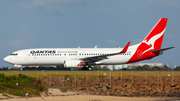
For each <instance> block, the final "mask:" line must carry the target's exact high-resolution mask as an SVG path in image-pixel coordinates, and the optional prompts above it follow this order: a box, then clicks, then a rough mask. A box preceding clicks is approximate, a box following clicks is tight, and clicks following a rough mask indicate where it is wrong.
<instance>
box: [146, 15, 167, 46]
mask: <svg viewBox="0 0 180 101" xmlns="http://www.w3.org/2000/svg"><path fill="white" fill-rule="evenodd" d="M167 20H168V19H167V18H161V19H160V20H159V22H158V23H157V24H156V25H155V26H154V28H153V29H152V30H151V31H150V32H149V34H148V35H147V36H146V38H145V39H144V40H143V42H145V43H147V44H149V45H152V46H153V47H152V48H153V49H160V48H161V44H162V40H163V36H164V32H165V29H166V23H167Z"/></svg>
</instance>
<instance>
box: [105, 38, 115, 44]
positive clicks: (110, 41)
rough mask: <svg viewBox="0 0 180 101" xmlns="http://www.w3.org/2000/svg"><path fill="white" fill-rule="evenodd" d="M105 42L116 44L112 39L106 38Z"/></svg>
mask: <svg viewBox="0 0 180 101" xmlns="http://www.w3.org/2000/svg"><path fill="white" fill-rule="evenodd" d="M106 42H108V43H110V44H113V45H117V42H116V41H114V40H112V39H107V40H106Z"/></svg>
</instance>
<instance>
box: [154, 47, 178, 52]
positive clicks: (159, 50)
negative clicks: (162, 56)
mask: <svg viewBox="0 0 180 101" xmlns="http://www.w3.org/2000/svg"><path fill="white" fill-rule="evenodd" d="M172 48H175V47H169V48H163V49H158V50H152V51H151V52H162V51H165V50H169V49H172Z"/></svg>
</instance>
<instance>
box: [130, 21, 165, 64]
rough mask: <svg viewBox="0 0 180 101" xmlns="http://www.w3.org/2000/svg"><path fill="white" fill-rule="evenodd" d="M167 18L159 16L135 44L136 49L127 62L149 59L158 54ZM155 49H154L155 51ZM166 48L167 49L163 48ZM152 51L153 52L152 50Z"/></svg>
mask: <svg viewBox="0 0 180 101" xmlns="http://www.w3.org/2000/svg"><path fill="white" fill-rule="evenodd" d="M167 20H168V18H161V19H160V20H159V21H158V22H157V24H156V25H155V26H154V27H153V29H152V30H151V31H150V32H149V34H148V35H147V36H146V37H145V39H144V40H143V41H142V42H141V43H140V44H139V45H138V46H137V50H136V52H135V53H134V55H133V56H132V57H131V59H130V60H129V61H128V63H131V62H136V61H140V60H144V59H151V58H153V57H155V56H158V55H160V49H161V45H162V41H163V37H164V33H165V29H166V24H167ZM155 50H156V51H155ZM164 50H167V49H164ZM153 51H154V52H153Z"/></svg>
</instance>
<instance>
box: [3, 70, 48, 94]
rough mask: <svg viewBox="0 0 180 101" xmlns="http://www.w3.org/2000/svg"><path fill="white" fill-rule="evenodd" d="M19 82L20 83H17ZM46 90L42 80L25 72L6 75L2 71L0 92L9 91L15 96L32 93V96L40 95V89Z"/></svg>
mask: <svg viewBox="0 0 180 101" xmlns="http://www.w3.org/2000/svg"><path fill="white" fill-rule="evenodd" d="M16 83H18V84H19V85H16ZM43 90H45V88H44V87H43V86H42V85H41V81H40V80H39V79H37V78H35V77H30V76H27V75H24V74H21V73H20V74H17V75H15V74H13V75H8V76H6V75H5V74H4V73H0V92H2V93H8V94H12V95H15V96H25V94H26V93H30V94H31V95H32V96H34V95H36V96H37V95H39V92H40V91H43Z"/></svg>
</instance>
